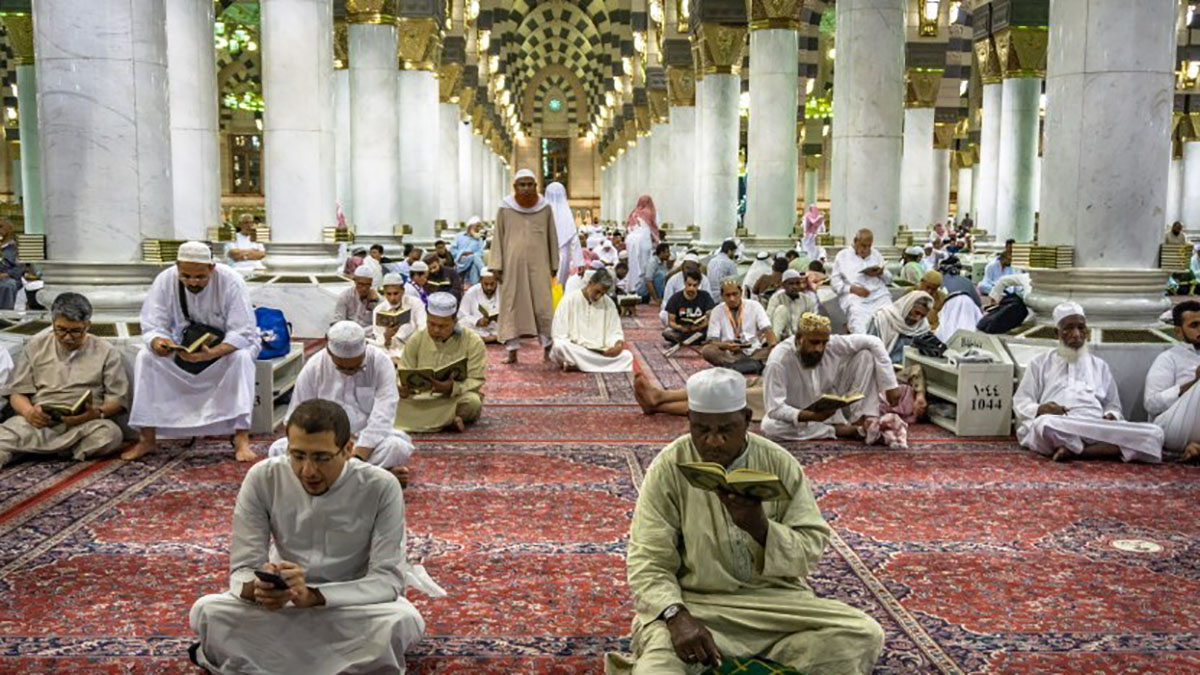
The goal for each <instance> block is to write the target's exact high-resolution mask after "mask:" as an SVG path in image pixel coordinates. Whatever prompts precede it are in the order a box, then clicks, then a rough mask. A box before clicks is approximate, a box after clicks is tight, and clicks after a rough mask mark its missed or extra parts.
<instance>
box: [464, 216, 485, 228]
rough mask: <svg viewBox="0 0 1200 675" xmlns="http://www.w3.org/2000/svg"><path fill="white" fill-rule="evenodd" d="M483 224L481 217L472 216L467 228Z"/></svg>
mask: <svg viewBox="0 0 1200 675" xmlns="http://www.w3.org/2000/svg"><path fill="white" fill-rule="evenodd" d="M482 222H483V219H482V218H480V217H479V216H471V218H470V219H469V220H468V221H467V227H471V226H472V225H478V224H479V223H482Z"/></svg>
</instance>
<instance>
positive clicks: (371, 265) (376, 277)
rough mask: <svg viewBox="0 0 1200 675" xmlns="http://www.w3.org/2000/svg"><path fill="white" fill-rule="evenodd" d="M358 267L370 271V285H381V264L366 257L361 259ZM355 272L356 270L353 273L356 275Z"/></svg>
mask: <svg viewBox="0 0 1200 675" xmlns="http://www.w3.org/2000/svg"><path fill="white" fill-rule="evenodd" d="M359 267H365V268H367V269H368V270H371V283H372V284H373V285H375V286H378V285H379V284H381V283H383V263H381V262H379V261H378V260H376V259H374V258H372V257H371V256H367V257H365V258H363V261H362V264H361V265H359ZM357 271H358V270H355V273H357Z"/></svg>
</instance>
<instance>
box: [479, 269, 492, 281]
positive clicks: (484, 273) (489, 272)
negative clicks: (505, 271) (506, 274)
mask: <svg viewBox="0 0 1200 675" xmlns="http://www.w3.org/2000/svg"><path fill="white" fill-rule="evenodd" d="M495 276H496V275H495V274H492V268H490V267H484V268H482V269H480V270H479V278H480V279H483V278H484V277H495Z"/></svg>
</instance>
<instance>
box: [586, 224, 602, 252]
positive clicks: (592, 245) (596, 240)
mask: <svg viewBox="0 0 1200 675" xmlns="http://www.w3.org/2000/svg"><path fill="white" fill-rule="evenodd" d="M603 243H604V231H603V230H601V229H599V228H597V229H594V230H592V231H591V232H589V233H588V237H587V247H588V250H591V251H595V250H596V248H597V247H599V246H600V244H603Z"/></svg>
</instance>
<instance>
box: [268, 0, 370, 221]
mask: <svg viewBox="0 0 1200 675" xmlns="http://www.w3.org/2000/svg"><path fill="white" fill-rule="evenodd" d="M260 7H261V10H262V49H263V59H262V85H263V105H264V111H263V136H264V138H263V146H264V147H263V153H264V163H265V167H264V174H265V175H264V184H265V192H266V204H267V224H268V225H270V226H271V241H272V242H281V243H312V242H320V241H321V238H322V230H323V229H324V228H325V227H329V226H332V225H334V224H335V222H336V215H337V205H336V203H337V192H336V184H335V176H334V167H335V144H334V114H333V113H334V86H333V72H334V71H333V41H332V40H331V39H330V36H331V35H332V34H333V6H332V5H331V4H330V3H329V1H328V0H261V2H260ZM347 79H348V76H347ZM347 84H348V82H347ZM347 88H348V87H347ZM344 208H345V205H344V204H343V209H344Z"/></svg>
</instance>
